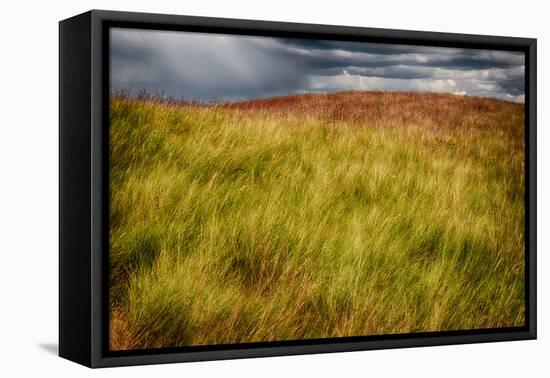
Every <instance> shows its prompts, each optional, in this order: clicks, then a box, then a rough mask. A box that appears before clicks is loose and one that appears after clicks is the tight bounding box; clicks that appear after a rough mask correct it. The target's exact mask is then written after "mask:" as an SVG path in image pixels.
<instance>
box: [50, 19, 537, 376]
mask: <svg viewBox="0 0 550 378" xmlns="http://www.w3.org/2000/svg"><path fill="white" fill-rule="evenodd" d="M59 26H60V56H59V70H60V71H59V73H60V75H59V77H60V84H59V85H60V99H59V106H60V108H59V116H60V152H59V153H60V193H59V196H60V236H59V237H60V239H59V240H60V247H59V263H60V269H59V300H60V307H59V322H60V324H59V353H60V355H61V356H62V357H65V358H67V359H70V360H73V361H75V362H78V363H81V364H84V365H86V366H90V367H107V366H117V365H136V364H154V363H166V362H183V361H199V360H214V359H229V358H244V357H263V356H277V355H291V354H305V353H324V352H344V351H352V350H368V349H382V348H403V347H414V346H430V345H445V344H457V343H476V342H490V341H506V340H525V339H533V338H536V162H535V156H536V151H535V148H536V143H535V141H536V139H535V138H536V127H535V125H536V40H535V39H527V38H513V37H495V36H482V35H465V34H447V33H433V32H417V31H402V30H384V29H371V28H356V27H342V26H327V25H307V24H292V23H279V22H264V21H247V20H233V19H217V18H202V17H187V16H174V15H159V14H143V13H126V12H111V11H96V10H94V11H90V12H87V13H84V14H82V15H79V16H75V17H73V18H70V19H67V20H64V21H61V22H60V25H59Z"/></svg>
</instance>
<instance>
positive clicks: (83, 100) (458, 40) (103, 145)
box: [59, 10, 537, 368]
mask: <svg viewBox="0 0 550 378" xmlns="http://www.w3.org/2000/svg"><path fill="white" fill-rule="evenodd" d="M114 26H118V27H131V28H141V29H161V30H183V31H202V32H217V33H230V34H248V35H258V36H281V37H284V36H286V37H302V38H322V39H337V40H348V41H368V42H379V43H393V44H416V45H430V46H444V47H464V48H483V49H492V50H512V51H522V52H524V53H525V57H526V62H525V63H526V65H525V67H526V70H525V83H526V88H525V112H526V113H525V136H526V139H525V140H526V143H525V158H526V161H525V174H526V176H525V177H526V180H525V183H526V188H525V209H526V217H525V252H526V253H525V280H526V281H525V301H526V302H525V303H526V316H525V319H526V325H525V326H524V327H517V328H499V329H485V330H468V331H449V332H434V333H415V334H406V335H380V336H357V337H346V338H338V339H321V340H300V341H280V342H279V341H277V342H269V343H250V344H234V345H218V346H196V347H182V348H171V349H150V350H134V351H109V348H108V344H107V343H108V333H107V332H108V316H109V313H108V302H107V301H108V285H107V283H108V278H109V277H108V264H107V262H108V246H109V244H108V234H109V228H108V195H109V190H108V133H107V132H105V130H108V121H109V118H108V114H107V113H108V101H109V100H108V98H109V69H108V67H109V65H108V64H109V60H108V58H109V38H108V29H109V28H110V27H114ZM536 54H537V53H536V39H530V38H512V37H496V36H485V35H467V34H449V33H434V32H419V31H406V30H386V29H374V28H358V27H343V26H328V25H311V24H296V23H281V22H266V21H249V20H236V19H223V18H204V17H189V16H175V15H162V14H145V13H129V12H114V11H102V10H92V11H89V12H86V13H84V14H81V15H78V16H75V17H72V18H69V19H66V20H63V21H61V22H60V23H59V89H60V95H59V128H60V129H59V159H60V160H59V186H60V190H59V212H60V224H59V355H60V356H61V357H64V358H67V359H69V360H72V361H75V362H77V363H80V364H83V365H86V366H88V367H94V368H95V367H109V366H120V365H139V364H156V363H170V362H186V361H202V360H219V359H233V358H250V357H266V356H280V355H298V354H308V353H326V352H344V351H356V350H370V349H386V348H406V347H418V346H433V345H447V344H465V343H480V342H494V341H509V340H527V339H535V338H536V329H537V325H536V322H537V316H536V92H537V91H536V82H537V79H536V63H537V55H536Z"/></svg>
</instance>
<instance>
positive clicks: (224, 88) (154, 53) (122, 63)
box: [111, 28, 525, 102]
mask: <svg viewBox="0 0 550 378" xmlns="http://www.w3.org/2000/svg"><path fill="white" fill-rule="evenodd" d="M524 72H525V60H524V54H523V53H519V52H507V51H492V50H477V49H457V48H442V47H428V46H406V45H389V44H374V43H364V42H343V41H326V40H308V39H294V38H271V37H253V36H237V35H221V34H205V33H190V32H171V31H170V32H168V31H152V30H138V29H120V28H113V29H111V89H112V90H114V91H116V90H130V91H131V92H136V91H139V90H147V91H149V92H163V93H164V94H165V95H168V96H173V97H179V98H184V99H195V100H199V101H207V102H213V101H239V100H245V99H251V98H261V97H272V96H282V95H289V94H296V93H310V92H332V91H349V90H389V91H414V92H445V93H454V94H457V95H475V96H485V97H494V98H499V99H504V100H509V101H518V102H523V101H524V93H525V83H524Z"/></svg>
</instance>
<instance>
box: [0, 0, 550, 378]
mask: <svg viewBox="0 0 550 378" xmlns="http://www.w3.org/2000/svg"><path fill="white" fill-rule="evenodd" d="M92 8H96V9H112V10H128V11H143V12H158V13H175V14H188V15H200V16H219V17H232V18H248V19H258V20H273V21H294V22H308V23H324V24H337V25H352V26H371V27H381V28H396V29H413V30H429V31H440V32H462V33H477V34H494V35H511V36H524V37H536V38H538V39H539V44H538V51H539V60H538V66H539V71H538V85H539V91H538V104H539V114H538V125H539V127H538V137H539V138H538V146H539V154H538V165H539V171H538V179H539V181H538V193H539V207H538V211H539V217H538V223H539V224H538V227H539V228H538V232H539V248H538V256H539V281H538V285H539V299H538V301H539V324H540V326H539V340H537V341H523V342H505V343H494V344H477V345H459V346H446V347H432V348H415V349H402V350H386V351H370V352H354V353H339V354H325V355H309V356H294V357H278V358H267V359H249V360H233V361H216V362H203V363H191V364H173V365H162V366H146V367H132V368H115V369H106V370H105V369H104V370H89V369H86V368H83V367H80V366H78V365H76V364H73V363H71V362H69V361H65V360H62V359H61V358H59V357H57V356H56V355H55V354H56V348H57V303H58V302H57V263H58V259H57V247H58V236H57V233H58V227H57V224H58V212H57V206H58V200H57V196H58V184H57V180H58V168H57V164H58V154H57V151H58V126H57V106H58V102H57V95H58V87H57V79H58V74H57V72H58V71H57V70H58V67H57V64H58V40H57V38H58V26H57V22H58V21H59V20H61V19H64V18H67V17H70V16H73V15H75V14H77V13H81V12H84V11H86V10H89V9H92ZM544 8H545V2H544V1H530V0H525V1H520V2H518V1H504V0H500V1H495V0H492V1H479V0H474V1H472V0H460V1H459V0H455V1H446V2H445V1H436V0H433V1H425V0H416V1H407V0H393V1H392V0H386V1H364V0H363V1H352V0H333V1H319V0H317V1H298V0H277V1H269V2H266V1H258V0H256V1H246V0H228V1H227V0H226V1H215V0H197V1H192V2H191V1H177V0H148V1H145V0H120V1H119V0H111V1H106V0H95V1H90V0H81V1H71V2H68V1H67V2H62V1H56V2H48V1H35V2H32V1H22V0H20V1H6V2H4V3H3V4H2V6H1V14H2V17H1V21H0V29H1V32H0V41H1V44H0V51H1V58H0V65H1V70H0V75H1V79H0V100H1V101H0V104H1V105H0V175H1V177H2V180H1V181H0V222H1V224H0V226H1V227H0V230H1V231H0V246H1V247H0V248H1V249H0V256H1V257H0V304H1V305H0V306H1V307H0V375H1V376H3V377H18V376H25V377H34V376H42V375H43V376H56V377H64V376H67V377H81V376H82V377H84V376H100V375H101V376H109V377H113V376H116V377H123V376H124V377H125V376H128V377H142V376H143V377H145V376H151V375H153V376H159V377H160V376H162V377H172V376H173V377H176V376H178V377H181V376H201V377H202V376H267V377H281V376H282V377H285V376H296V375H298V374H299V375H303V376H309V375H310V374H311V375H316V376H340V377H341V376H347V375H354V376H355V375H359V374H361V375H369V376H371V377H376V376H407V377H416V376H419V377H425V378H427V377H438V376H445V377H465V376H466V377H469V376H485V375H486V376H499V377H516V378H517V377H521V376H532V377H541V376H549V375H547V374H549V373H550V362H549V361H548V356H550V353H549V352H550V348H549V347H550V341H549V338H550V328H549V326H548V323H547V322H546V321H545V320H546V319H547V317H548V314H549V312H550V311H549V310H550V309H549V305H550V300H548V292H549V291H548V289H549V284H550V282H549V281H550V280H549V277H550V276H549V274H550V266H549V261H550V259H548V258H547V256H546V255H545V254H546V251H547V250H548V248H549V247H550V232H549V231H550V230H549V226H550V224H549V221H548V218H547V216H546V215H547V214H548V213H549V210H550V197H549V193H550V191H549V189H550V174H549V173H550V172H549V170H548V166H549V164H550V149H549V148H547V147H546V146H547V145H548V144H549V143H550V129H549V128H548V127H547V125H546V123H547V122H548V112H547V111H546V108H545V105H547V102H548V88H549V83H548V80H549V79H548V78H549V77H550V75H549V73H548V71H547V69H548V67H549V64H550V61H549V57H548V51H549V48H550V46H549V41H550V27H549V26H548V11H547V10H546V12H545V9H544ZM545 273H546V275H545ZM545 296H546V298H545ZM545 318H546V319H545ZM545 349H546V350H545Z"/></svg>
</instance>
